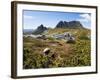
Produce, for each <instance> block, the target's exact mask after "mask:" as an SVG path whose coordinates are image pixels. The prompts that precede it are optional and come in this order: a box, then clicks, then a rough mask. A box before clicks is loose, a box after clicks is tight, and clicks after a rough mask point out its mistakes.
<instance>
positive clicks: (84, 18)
mask: <svg viewBox="0 0 100 80" xmlns="http://www.w3.org/2000/svg"><path fill="white" fill-rule="evenodd" d="M79 16H80V19H77V20H78V21H81V22H89V21H91V16H90V15H89V14H80V15H79Z"/></svg>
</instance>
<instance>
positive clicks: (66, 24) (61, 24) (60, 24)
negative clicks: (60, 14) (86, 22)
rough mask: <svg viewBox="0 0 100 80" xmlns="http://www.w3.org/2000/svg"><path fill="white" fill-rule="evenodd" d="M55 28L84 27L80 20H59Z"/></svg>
mask: <svg viewBox="0 0 100 80" xmlns="http://www.w3.org/2000/svg"><path fill="white" fill-rule="evenodd" d="M55 28H73V29H76V28H84V27H83V25H82V24H81V23H80V22H79V21H70V22H67V21H60V22H58V24H57V25H56V27H55Z"/></svg>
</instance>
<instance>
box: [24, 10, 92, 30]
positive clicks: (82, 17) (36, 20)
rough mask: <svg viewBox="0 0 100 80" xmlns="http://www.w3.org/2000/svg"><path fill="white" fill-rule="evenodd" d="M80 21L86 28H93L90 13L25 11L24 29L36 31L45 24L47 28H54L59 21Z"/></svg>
mask: <svg viewBox="0 0 100 80" xmlns="http://www.w3.org/2000/svg"><path fill="white" fill-rule="evenodd" d="M61 20H62V21H67V22H69V21H73V20H76V21H80V22H81V23H82V25H83V26H84V27H86V28H91V14H90V13H73V12H51V11H34V10H33V11H31V10H24V11H23V27H24V29H36V28H37V27H38V26H39V25H41V24H43V25H44V26H46V27H51V28H54V27H55V26H56V24H57V23H58V22H59V21H61Z"/></svg>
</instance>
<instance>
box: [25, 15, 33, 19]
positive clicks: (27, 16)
mask: <svg viewBox="0 0 100 80" xmlns="http://www.w3.org/2000/svg"><path fill="white" fill-rule="evenodd" d="M24 18H26V19H34V17H33V16H29V15H24Z"/></svg>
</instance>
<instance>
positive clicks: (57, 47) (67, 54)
mask: <svg viewBox="0 0 100 80" xmlns="http://www.w3.org/2000/svg"><path fill="white" fill-rule="evenodd" d="M66 32H68V33H70V34H71V35H72V37H74V38H75V41H74V43H73V42H67V41H66V39H56V38H55V37H52V36H53V35H62V34H64V33H66ZM90 32H91V31H90V30H88V29H83V28H78V29H67V28H66V29H65V28H55V29H48V30H47V31H46V32H43V33H42V35H45V36H46V38H33V37H24V41H23V42H24V58H23V59H24V60H23V61H24V63H23V65H24V67H23V68H24V69H31V68H53V67H75V66H90V65H91V54H90V51H91V47H90V45H91V44H90ZM46 48H49V49H50V52H49V54H48V55H44V53H43V51H44V49H46Z"/></svg>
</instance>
